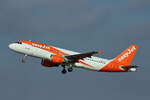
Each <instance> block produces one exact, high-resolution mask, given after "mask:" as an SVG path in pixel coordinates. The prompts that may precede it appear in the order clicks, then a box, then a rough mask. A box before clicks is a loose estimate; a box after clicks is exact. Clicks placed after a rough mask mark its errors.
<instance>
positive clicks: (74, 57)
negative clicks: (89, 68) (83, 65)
mask: <svg viewBox="0 0 150 100" xmlns="http://www.w3.org/2000/svg"><path fill="white" fill-rule="evenodd" d="M98 53H102V51H93V52H87V53H82V54H76V55H69V56H65V58H67V59H68V61H69V62H71V63H75V62H77V61H78V60H80V59H84V58H86V57H91V56H92V55H94V54H98Z"/></svg>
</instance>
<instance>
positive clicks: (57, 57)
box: [8, 40, 138, 74]
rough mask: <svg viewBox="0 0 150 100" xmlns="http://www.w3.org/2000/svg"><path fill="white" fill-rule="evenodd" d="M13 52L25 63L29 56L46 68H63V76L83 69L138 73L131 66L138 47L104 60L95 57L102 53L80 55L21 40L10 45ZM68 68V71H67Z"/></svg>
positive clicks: (135, 67) (131, 47) (135, 68)
mask: <svg viewBox="0 0 150 100" xmlns="http://www.w3.org/2000/svg"><path fill="white" fill-rule="evenodd" d="M8 47H9V48H10V49H11V50H13V51H15V52H17V53H21V54H23V55H24V57H23V59H22V62H25V60H26V57H27V56H32V57H36V58H40V59H41V64H42V65H43V66H45V67H49V68H52V67H58V66H59V65H61V66H62V68H63V69H62V71H61V72H62V74H65V73H66V72H72V71H73V68H83V69H88V70H93V71H98V72H136V70H137V66H136V65H131V62H132V59H133V57H134V55H135V53H136V51H137V49H138V46H136V45H131V46H130V47H129V48H128V49H126V50H125V51H124V52H122V53H121V54H120V55H119V56H117V57H116V58H114V59H104V58H100V57H95V56H93V55H94V54H100V53H102V51H92V52H87V53H78V52H74V51H71V50H66V49H62V48H58V47H54V46H50V45H45V44H41V43H37V42H32V41H27V40H20V41H17V42H14V43H11V44H9V46H8ZM66 67H68V68H67V70H66Z"/></svg>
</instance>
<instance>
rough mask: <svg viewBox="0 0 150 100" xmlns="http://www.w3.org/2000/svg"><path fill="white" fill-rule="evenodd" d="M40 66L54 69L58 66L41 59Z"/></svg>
mask: <svg viewBox="0 0 150 100" xmlns="http://www.w3.org/2000/svg"><path fill="white" fill-rule="evenodd" d="M41 64H42V65H43V66H45V67H56V66H58V64H55V63H52V62H51V61H50V60H47V59H43V60H42V63H41Z"/></svg>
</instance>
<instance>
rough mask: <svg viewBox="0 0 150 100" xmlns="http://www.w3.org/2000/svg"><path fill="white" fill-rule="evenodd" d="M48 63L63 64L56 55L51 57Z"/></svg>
mask: <svg viewBox="0 0 150 100" xmlns="http://www.w3.org/2000/svg"><path fill="white" fill-rule="evenodd" d="M50 61H51V62H52V63H54V64H62V63H63V62H64V58H63V57H61V56H57V55H51V56H50Z"/></svg>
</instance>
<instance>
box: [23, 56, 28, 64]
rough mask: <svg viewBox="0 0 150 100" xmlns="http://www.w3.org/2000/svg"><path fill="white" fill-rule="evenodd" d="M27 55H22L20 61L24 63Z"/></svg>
mask: <svg viewBox="0 0 150 100" xmlns="http://www.w3.org/2000/svg"><path fill="white" fill-rule="evenodd" d="M27 56H28V55H26V54H25V55H24V57H23V58H22V63H25V62H26V58H27Z"/></svg>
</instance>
